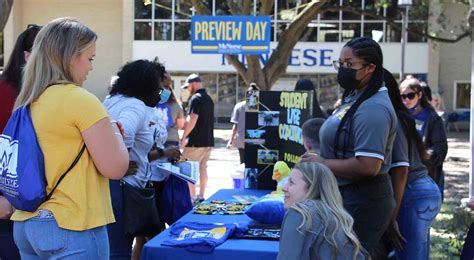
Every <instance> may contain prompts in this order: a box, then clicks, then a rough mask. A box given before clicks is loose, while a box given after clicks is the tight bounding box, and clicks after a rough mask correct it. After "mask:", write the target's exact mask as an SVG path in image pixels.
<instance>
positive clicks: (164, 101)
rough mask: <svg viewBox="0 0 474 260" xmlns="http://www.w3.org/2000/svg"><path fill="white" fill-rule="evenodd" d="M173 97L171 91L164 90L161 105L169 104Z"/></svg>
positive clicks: (161, 94) (161, 95)
mask: <svg viewBox="0 0 474 260" xmlns="http://www.w3.org/2000/svg"><path fill="white" fill-rule="evenodd" d="M170 96H171V90H169V89H165V88H164V89H162V90H161V92H160V104H164V103H166V102H168V99H169V98H170Z"/></svg>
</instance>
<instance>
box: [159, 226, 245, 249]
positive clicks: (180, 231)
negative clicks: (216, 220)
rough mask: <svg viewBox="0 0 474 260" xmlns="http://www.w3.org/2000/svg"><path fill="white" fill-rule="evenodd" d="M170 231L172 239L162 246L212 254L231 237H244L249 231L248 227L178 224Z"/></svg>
mask: <svg viewBox="0 0 474 260" xmlns="http://www.w3.org/2000/svg"><path fill="white" fill-rule="evenodd" d="M170 229H171V230H170V235H171V237H172V238H171V239H168V240H165V241H163V243H162V244H161V245H163V246H174V247H182V248H185V249H186V250H188V251H190V252H195V253H211V252H212V251H214V248H215V247H216V246H218V245H220V244H222V243H223V242H224V241H226V240H227V239H228V238H229V237H230V236H232V235H235V236H237V237H239V236H242V235H243V233H245V232H246V231H247V230H248V225H247V224H243V223H239V224H237V223H233V224H208V223H198V222H177V223H175V224H173V225H172V226H171V227H170Z"/></svg>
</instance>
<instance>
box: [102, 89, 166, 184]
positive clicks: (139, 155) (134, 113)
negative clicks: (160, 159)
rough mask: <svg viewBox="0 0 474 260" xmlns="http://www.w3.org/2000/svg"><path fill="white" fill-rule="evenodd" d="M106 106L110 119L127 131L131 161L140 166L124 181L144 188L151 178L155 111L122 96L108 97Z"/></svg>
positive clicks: (135, 99) (105, 101) (138, 101)
mask: <svg viewBox="0 0 474 260" xmlns="http://www.w3.org/2000/svg"><path fill="white" fill-rule="evenodd" d="M104 106H105V108H106V109H107V111H108V112H109V115H110V118H112V119H114V120H117V121H119V122H120V123H121V124H122V126H123V129H124V130H125V134H124V137H123V141H124V143H125V146H126V147H127V148H128V149H129V156H130V161H134V162H136V163H137V166H138V171H137V173H136V174H135V175H131V176H126V177H123V180H124V181H126V182H127V183H128V184H130V185H132V186H135V187H141V188H144V187H145V185H146V183H147V182H148V180H149V179H150V177H151V172H150V166H149V161H148V153H149V152H150V150H151V147H152V146H153V131H154V128H153V127H152V125H154V124H155V123H153V124H151V123H150V122H151V118H152V115H153V114H152V113H153V112H152V111H153V110H152V108H150V107H147V106H146V105H145V103H143V101H141V100H139V99H137V98H132V97H126V96H122V95H114V96H108V97H106V98H105V100H104ZM165 139H166V138H165Z"/></svg>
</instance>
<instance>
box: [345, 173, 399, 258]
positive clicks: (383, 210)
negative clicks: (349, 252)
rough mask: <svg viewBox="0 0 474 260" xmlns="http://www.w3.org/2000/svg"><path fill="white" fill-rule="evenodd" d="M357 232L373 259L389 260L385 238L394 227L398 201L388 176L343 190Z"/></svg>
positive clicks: (356, 183) (357, 183) (372, 179)
mask: <svg viewBox="0 0 474 260" xmlns="http://www.w3.org/2000/svg"><path fill="white" fill-rule="evenodd" d="M339 189H340V191H341V195H342V199H343V202H344V208H345V209H346V210H347V211H348V212H349V214H351V216H352V218H354V231H355V233H356V234H357V237H358V238H359V240H360V242H361V243H362V246H363V247H364V248H365V249H366V250H367V251H368V252H369V254H370V256H371V257H372V259H386V258H387V255H386V252H385V248H384V245H383V243H382V236H383V234H384V233H385V231H386V230H387V227H388V225H389V224H390V219H391V217H392V213H393V210H394V209H395V199H394V197H393V189H392V184H391V181H390V177H389V176H388V174H379V175H377V176H375V177H374V178H371V179H368V180H362V181H358V182H355V183H351V184H348V185H344V186H341V187H339Z"/></svg>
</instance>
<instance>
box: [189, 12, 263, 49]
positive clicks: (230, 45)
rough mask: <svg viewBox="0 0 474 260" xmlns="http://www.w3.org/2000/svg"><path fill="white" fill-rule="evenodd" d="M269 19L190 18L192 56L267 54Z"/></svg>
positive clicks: (236, 17) (234, 17)
mask: <svg viewBox="0 0 474 260" xmlns="http://www.w3.org/2000/svg"><path fill="white" fill-rule="evenodd" d="M270 29H271V23H270V16H199V15H195V16H193V17H192V18H191V52H192V53H209V54H267V53H269V51H270Z"/></svg>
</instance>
